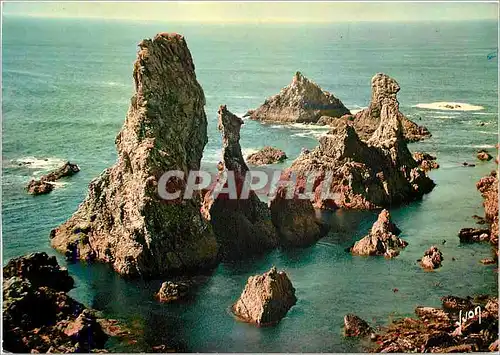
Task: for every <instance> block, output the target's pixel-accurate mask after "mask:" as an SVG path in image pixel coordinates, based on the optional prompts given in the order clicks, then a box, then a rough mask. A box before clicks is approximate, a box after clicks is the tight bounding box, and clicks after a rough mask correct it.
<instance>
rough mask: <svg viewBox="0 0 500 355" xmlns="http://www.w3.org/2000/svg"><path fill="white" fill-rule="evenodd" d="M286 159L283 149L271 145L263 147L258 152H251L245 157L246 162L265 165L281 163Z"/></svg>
mask: <svg viewBox="0 0 500 355" xmlns="http://www.w3.org/2000/svg"><path fill="white" fill-rule="evenodd" d="M286 159H287V156H286V154H285V152H284V151H282V150H281V149H277V148H273V147H269V146H268V147H264V148H262V149H261V150H259V151H258V152H255V153H252V154H250V155H249V156H248V157H247V162H248V164H252V165H267V164H275V163H281V162H283V161H285V160H286Z"/></svg>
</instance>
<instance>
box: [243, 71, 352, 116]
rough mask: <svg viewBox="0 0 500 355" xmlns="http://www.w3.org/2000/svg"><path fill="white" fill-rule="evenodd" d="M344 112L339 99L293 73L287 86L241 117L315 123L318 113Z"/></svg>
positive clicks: (346, 111) (334, 113)
mask: <svg viewBox="0 0 500 355" xmlns="http://www.w3.org/2000/svg"><path fill="white" fill-rule="evenodd" d="M348 113H350V112H349V110H348V109H347V108H346V107H345V106H344V104H343V103H342V102H341V101H340V100H339V99H337V98H336V97H335V96H333V95H332V94H330V93H329V92H327V91H323V90H322V89H321V88H320V87H319V86H318V85H317V84H315V83H313V82H312V81H310V80H309V79H307V78H306V77H305V76H303V75H302V74H301V73H300V72H297V73H295V75H294V77H293V79H292V82H291V84H290V85H288V86H287V87H285V88H283V89H282V90H281V91H280V93H279V94H277V95H274V96H272V97H270V98H268V99H267V100H266V101H265V102H264V104H263V105H262V106H260V107H259V108H257V109H256V110H251V111H248V112H247V114H246V115H245V116H248V117H249V118H251V119H253V120H259V121H273V122H281V123H316V122H317V121H318V120H319V118H320V117H321V116H332V117H341V116H342V115H345V114H348Z"/></svg>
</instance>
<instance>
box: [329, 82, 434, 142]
mask: <svg viewBox="0 0 500 355" xmlns="http://www.w3.org/2000/svg"><path fill="white" fill-rule="evenodd" d="M371 85H372V97H371V101H370V105H369V106H368V108H366V109H364V110H362V111H360V112H358V113H356V114H355V115H346V116H344V117H342V118H341V120H338V119H337V120H335V119H333V120H332V119H331V118H322V119H321V121H320V123H321V124H327V125H331V126H334V127H335V126H336V125H338V124H339V123H340V122H339V121H344V122H352V125H353V127H354V129H355V130H356V133H357V134H358V136H359V138H361V139H362V140H368V139H370V137H371V136H372V134H373V133H374V132H375V131H376V130H377V128H378V127H379V125H380V121H381V113H382V110H383V107H384V106H391V111H393V114H394V115H397V116H398V118H399V120H400V121H401V125H402V128H403V135H404V137H405V139H406V141H408V142H416V141H419V140H422V139H424V138H428V137H430V136H431V133H430V132H429V131H428V130H427V128H425V127H422V126H419V125H417V124H416V123H415V122H413V121H411V120H409V119H408V118H407V117H406V116H405V115H403V114H402V113H401V112H400V111H399V102H398V100H397V97H396V96H397V93H398V91H399V90H400V86H399V84H398V83H397V82H396V80H394V79H393V78H391V77H389V76H388V75H386V74H382V73H378V74H376V75H375V76H374V77H373V78H372V81H371Z"/></svg>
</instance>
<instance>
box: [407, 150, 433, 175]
mask: <svg viewBox="0 0 500 355" xmlns="http://www.w3.org/2000/svg"><path fill="white" fill-rule="evenodd" d="M412 156H413V159H415V161H416V162H417V164H418V165H419V166H420V168H421V169H422V170H424V171H429V170H432V169H437V168H439V164H438V163H437V162H436V157H435V156H433V155H430V154H428V153H423V152H415V153H413V155H412Z"/></svg>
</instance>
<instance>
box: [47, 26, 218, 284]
mask: <svg viewBox="0 0 500 355" xmlns="http://www.w3.org/2000/svg"><path fill="white" fill-rule="evenodd" d="M133 77H134V81H135V94H134V96H133V97H132V99H131V104H130V108H129V110H128V113H127V118H126V120H125V123H124V125H123V127H122V129H121V131H120V133H118V135H117V137H116V146H117V150H118V161H117V162H116V163H115V164H114V165H113V166H112V167H110V168H108V169H106V170H105V171H104V172H103V173H102V174H101V175H100V176H99V177H97V178H96V179H94V180H93V181H92V182H91V183H90V185H89V192H88V195H87V197H86V199H85V201H84V202H83V203H82V204H81V205H80V206H79V208H78V210H77V211H76V212H75V213H74V214H73V216H71V218H70V219H69V220H68V221H66V222H65V223H63V224H62V225H61V226H59V227H58V228H56V229H55V230H53V231H52V233H51V238H52V240H51V244H52V246H53V247H54V248H56V249H58V250H60V251H62V252H65V253H66V255H67V256H68V257H69V258H76V259H97V260H100V261H104V262H107V263H110V264H112V265H113V268H114V269H115V270H116V271H117V272H119V273H121V274H125V275H131V276H137V275H142V276H152V275H159V274H165V273H169V272H174V271H182V270H187V269H196V268H202V267H206V266H210V265H213V264H214V263H215V261H216V256H217V243H216V240H215V237H214V235H213V232H212V229H211V227H210V225H209V224H208V223H207V222H206V221H205V220H204V219H203V217H202V216H201V213H200V205H201V204H200V199H199V197H195V198H193V199H191V200H177V201H174V202H173V201H165V200H162V199H161V198H160V197H159V194H158V181H159V180H160V177H161V176H162V174H164V173H165V172H167V171H170V170H180V171H183V172H185V173H188V171H190V170H199V166H200V160H201V157H202V153H203V148H204V146H205V144H206V143H207V119H206V116H205V111H204V105H205V97H204V94H203V90H202V88H201V86H200V84H199V83H198V81H197V80H196V75H195V68H194V64H193V60H192V58H191V53H190V52H189V49H188V47H187V44H186V41H185V40H184V38H183V37H182V36H181V35H178V34H168V33H160V34H158V35H156V36H155V38H154V39H153V40H151V39H145V40H143V41H142V42H141V43H140V44H139V51H138V55H137V60H136V61H135V64H134V72H133ZM170 183H172V180H170ZM174 184H177V185H178V186H181V187H182V186H184V184H185V180H183V179H178V180H177V181H176V182H174ZM168 186H169V185H168V184H167V189H168Z"/></svg>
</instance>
